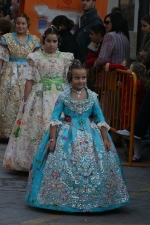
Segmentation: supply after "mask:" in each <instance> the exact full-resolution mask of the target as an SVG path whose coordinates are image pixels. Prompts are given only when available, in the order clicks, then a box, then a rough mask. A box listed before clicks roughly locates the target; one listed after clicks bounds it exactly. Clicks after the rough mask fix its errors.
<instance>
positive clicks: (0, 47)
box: [0, 37, 9, 62]
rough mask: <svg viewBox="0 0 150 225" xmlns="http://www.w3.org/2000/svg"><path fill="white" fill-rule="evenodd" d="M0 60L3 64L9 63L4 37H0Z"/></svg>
mask: <svg viewBox="0 0 150 225" xmlns="http://www.w3.org/2000/svg"><path fill="white" fill-rule="evenodd" d="M0 59H2V60H4V61H5V62H8V61H9V51H8V48H7V43H6V41H5V38H4V37H1V39H0Z"/></svg>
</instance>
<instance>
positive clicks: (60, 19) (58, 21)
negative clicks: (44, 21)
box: [52, 15, 74, 30]
mask: <svg viewBox="0 0 150 225" xmlns="http://www.w3.org/2000/svg"><path fill="white" fill-rule="evenodd" d="M52 24H53V25H54V26H55V27H57V29H59V26H61V25H64V26H65V27H66V28H67V29H69V30H71V29H72V28H73V26H74V22H73V21H72V20H70V19H68V17H66V16H64V15H60V16H56V17H55V18H54V19H53V20H52Z"/></svg>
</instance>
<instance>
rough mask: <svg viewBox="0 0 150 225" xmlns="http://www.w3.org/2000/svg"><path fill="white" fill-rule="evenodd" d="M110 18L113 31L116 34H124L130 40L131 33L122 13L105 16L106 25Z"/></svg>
mask: <svg viewBox="0 0 150 225" xmlns="http://www.w3.org/2000/svg"><path fill="white" fill-rule="evenodd" d="M108 17H109V18H110V20H111V23H112V31H115V32H116V33H119V32H122V33H123V34H124V35H125V36H126V37H127V38H128V40H129V31H128V27H127V23H126V21H125V19H124V18H123V16H122V15H121V14H120V13H117V12H115V13H110V14H108V15H106V16H105V18H104V23H105V21H106V18H108Z"/></svg>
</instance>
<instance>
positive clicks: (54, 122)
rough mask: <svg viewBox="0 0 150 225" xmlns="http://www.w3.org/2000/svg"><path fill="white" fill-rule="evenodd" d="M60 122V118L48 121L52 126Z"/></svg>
mask: <svg viewBox="0 0 150 225" xmlns="http://www.w3.org/2000/svg"><path fill="white" fill-rule="evenodd" d="M60 124H62V122H61V121H60V120H52V121H50V125H52V126H56V125H57V126H58V125H60Z"/></svg>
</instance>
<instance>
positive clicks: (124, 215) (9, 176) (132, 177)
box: [0, 143, 150, 225]
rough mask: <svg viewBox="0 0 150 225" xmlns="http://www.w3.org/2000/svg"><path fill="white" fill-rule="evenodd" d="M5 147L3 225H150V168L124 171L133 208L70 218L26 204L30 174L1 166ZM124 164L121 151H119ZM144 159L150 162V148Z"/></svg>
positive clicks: (0, 187) (0, 170) (0, 172)
mask: <svg viewBox="0 0 150 225" xmlns="http://www.w3.org/2000/svg"><path fill="white" fill-rule="evenodd" d="M6 146H7V144H6V143H0V225H92V224H93V225H126V224H128V225H147V224H149V225H150V168H139V167H123V171H124V174H125V178H126V182H127V186H128V191H129V194H130V197H131V204H129V205H127V206H124V207H122V208H119V209H116V210H113V211H109V212H104V213H94V214H90V213H88V214H79V213H76V214H71V213H62V212H55V211H49V210H42V209H37V208H32V207H30V206H28V205H27V203H26V202H25V193H26V185H27V178H28V173H27V172H16V171H11V170H8V169H6V168H4V167H3V166H2V161H3V156H4V152H5V149H6ZM117 150H118V152H119V156H120V158H121V161H123V159H124V153H123V150H122V149H117ZM143 154H144V155H143V158H144V157H145V158H144V159H145V160H146V159H147V158H148V159H150V147H149V145H148V147H144V149H143Z"/></svg>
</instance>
